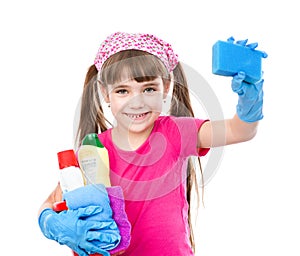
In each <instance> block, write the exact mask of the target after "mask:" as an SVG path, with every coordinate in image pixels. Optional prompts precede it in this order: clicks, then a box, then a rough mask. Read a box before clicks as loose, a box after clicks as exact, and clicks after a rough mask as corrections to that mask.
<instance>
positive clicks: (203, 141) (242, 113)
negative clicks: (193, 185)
mask: <svg viewBox="0 0 300 256" xmlns="http://www.w3.org/2000/svg"><path fill="white" fill-rule="evenodd" d="M245 77H246V75H245V73H244V72H239V73H238V74H236V75H235V76H234V77H233V79H232V83H231V87H232V90H233V91H234V92H235V93H237V94H238V98H239V99H238V104H237V107H236V114H235V115H234V117H233V118H231V119H226V120H220V121H208V122H206V123H204V124H203V125H202V127H201V128H200V130H199V133H198V146H199V147H202V148H211V147H218V146H224V145H229V144H234V143H239V142H244V141H248V140H250V139H252V138H253V137H254V136H255V134H256V130H257V125H258V122H259V120H261V119H262V118H263V113H262V107H263V83H264V80H263V79H262V80H260V81H258V82H256V83H254V84H251V83H248V82H245V81H244V79H245Z"/></svg>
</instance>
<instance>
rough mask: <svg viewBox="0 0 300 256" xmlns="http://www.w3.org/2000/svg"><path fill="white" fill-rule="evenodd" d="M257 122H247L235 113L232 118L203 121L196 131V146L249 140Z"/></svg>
mask: <svg viewBox="0 0 300 256" xmlns="http://www.w3.org/2000/svg"><path fill="white" fill-rule="evenodd" d="M257 126H258V122H252V123H247V122H244V121H242V120H241V119H240V118H239V117H238V115H237V114H235V115H234V117H233V118H232V119H225V120H221V121H207V122H205V123H204V124H203V125H202V126H201V128H200V130H199V133H198V147H201V148H212V147H219V146H225V145H229V144H235V143H239V142H244V141H248V140H251V139H252V138H253V137H254V136H255V134H256V130H257Z"/></svg>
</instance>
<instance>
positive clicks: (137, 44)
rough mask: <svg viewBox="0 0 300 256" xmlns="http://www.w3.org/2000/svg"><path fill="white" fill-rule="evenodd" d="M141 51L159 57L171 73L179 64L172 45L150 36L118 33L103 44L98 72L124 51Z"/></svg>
mask: <svg viewBox="0 0 300 256" xmlns="http://www.w3.org/2000/svg"><path fill="white" fill-rule="evenodd" d="M129 49H134V50H141V51H145V52H148V53H150V54H153V55H155V56H156V57H158V58H159V59H160V60H161V61H162V62H163V63H164V64H165V66H166V68H167V70H168V71H169V72H171V71H172V70H173V69H174V68H175V67H176V65H177V64H178V55H177V54H175V53H174V52H173V50H172V47H171V45H170V44H168V43H166V42H165V41H163V40H161V39H159V38H157V37H156V36H154V35H150V34H130V33H123V32H116V33H114V34H112V35H110V36H109V37H107V38H106V39H105V41H104V42H103V43H101V45H100V48H99V50H98V53H97V55H96V58H95V61H94V64H95V66H96V68H97V70H98V71H100V70H101V67H102V65H103V63H104V62H105V61H106V60H107V59H108V58H109V57H110V56H112V55H113V54H115V53H117V52H120V51H124V50H129Z"/></svg>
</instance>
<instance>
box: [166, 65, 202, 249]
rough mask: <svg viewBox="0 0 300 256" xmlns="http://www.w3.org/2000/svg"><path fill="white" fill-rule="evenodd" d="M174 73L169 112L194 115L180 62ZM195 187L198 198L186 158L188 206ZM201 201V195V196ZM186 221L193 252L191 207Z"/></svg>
mask: <svg viewBox="0 0 300 256" xmlns="http://www.w3.org/2000/svg"><path fill="white" fill-rule="evenodd" d="M173 74H174V87H173V95H172V100H171V107H170V114H171V115H173V116H191V117H194V111H193V109H192V104H191V100H190V96H189V89H188V84H187V79H186V76H185V73H184V70H183V67H182V65H181V64H180V63H178V65H177V66H176V68H175V69H174V70H173ZM198 164H199V167H200V172H201V180H202V194H203V188H204V186H203V182H204V181H203V172H202V167H201V162H200V158H199V157H198ZM193 186H194V188H195V190H196V194H197V198H199V190H198V182H197V177H196V170H195V167H194V164H193V162H192V159H191V158H190V159H189V160H188V166H187V180H186V195H187V201H188V204H189V206H190V205H191V196H192V188H193ZM202 201H203V197H202ZM188 223H189V227H190V243H191V246H192V249H193V251H194V252H195V238H194V232H193V225H192V215H191V207H189V210H188Z"/></svg>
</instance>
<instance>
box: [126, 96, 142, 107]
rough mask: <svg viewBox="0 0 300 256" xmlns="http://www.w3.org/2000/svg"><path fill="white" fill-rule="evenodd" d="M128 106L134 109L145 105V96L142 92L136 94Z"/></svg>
mask: <svg viewBox="0 0 300 256" xmlns="http://www.w3.org/2000/svg"><path fill="white" fill-rule="evenodd" d="M128 106H129V107H130V108H132V109H140V108H143V107H144V106H145V102H144V97H143V95H142V94H135V95H134V96H133V97H132V98H131V99H130V101H129V102H128Z"/></svg>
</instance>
